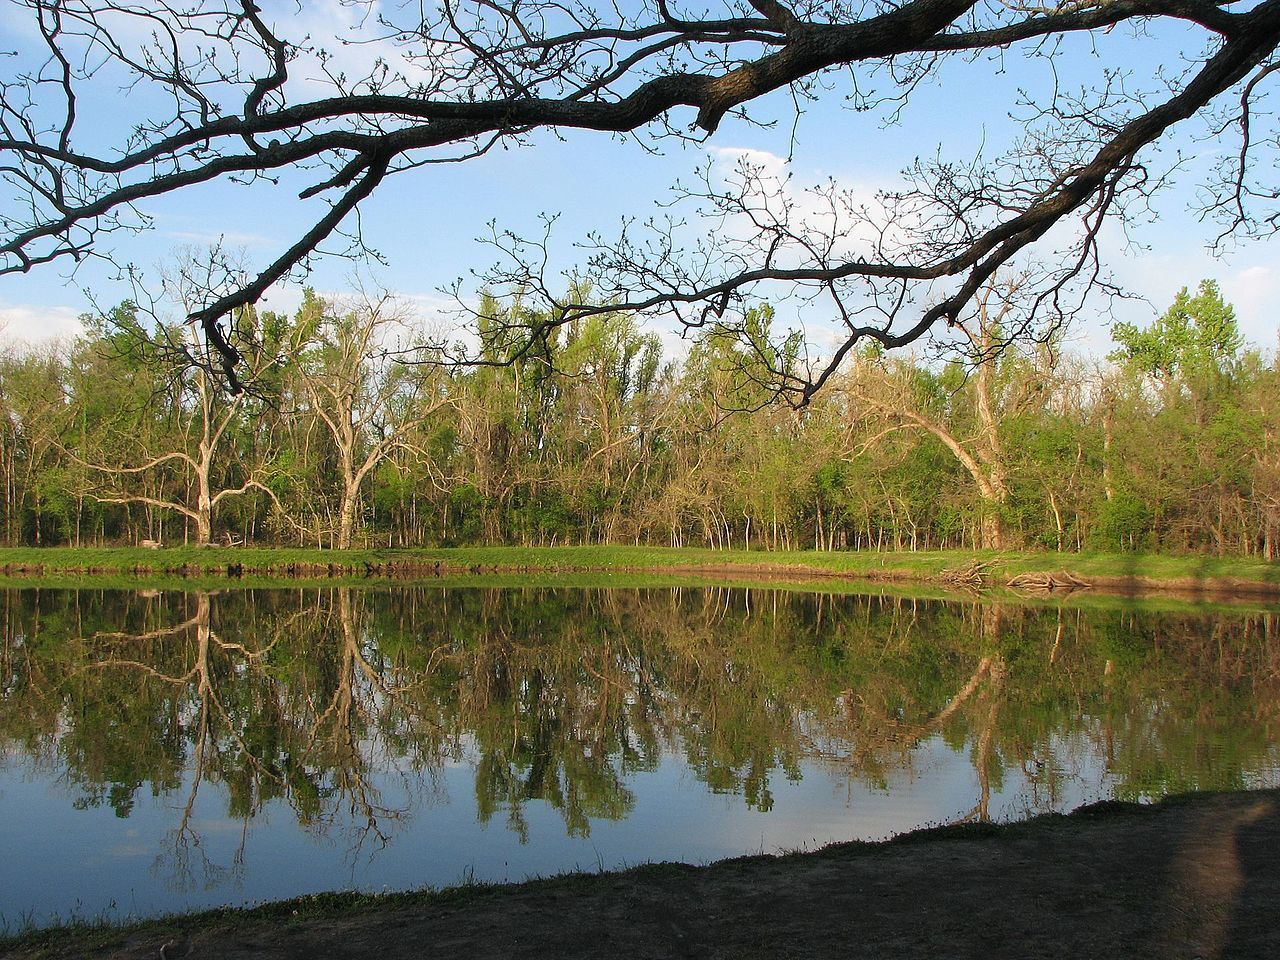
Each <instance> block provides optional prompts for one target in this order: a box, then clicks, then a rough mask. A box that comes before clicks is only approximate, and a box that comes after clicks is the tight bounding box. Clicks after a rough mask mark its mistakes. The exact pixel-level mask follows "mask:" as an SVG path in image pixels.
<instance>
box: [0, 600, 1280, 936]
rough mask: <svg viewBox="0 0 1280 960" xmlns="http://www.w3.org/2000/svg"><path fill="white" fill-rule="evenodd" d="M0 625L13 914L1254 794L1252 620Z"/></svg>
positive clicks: (838, 603)
mask: <svg viewBox="0 0 1280 960" xmlns="http://www.w3.org/2000/svg"><path fill="white" fill-rule="evenodd" d="M0 617H2V620H0V630H2V631H3V636H2V637H0V684H2V687H0V749H2V750H3V753H2V754H0V756H2V757H3V760H2V761H0V851H2V852H3V855H2V856H0V919H2V920H3V922H4V923H5V924H7V925H8V926H10V927H14V926H20V925H24V924H47V923H51V922H55V921H57V920H67V919H69V918H73V917H79V918H90V919H92V918H96V917H102V916H105V917H109V918H113V919H125V918H129V917H135V916H147V915H154V914H157V913H163V912H171V911H185V910H192V909H198V908H204V907H211V906H217V905H222V904H235V905H238V904H245V903H252V902H257V901H261V900H267V899H278V898H283V897H291V896H296V895H299V894H304V893H311V892H318V891H322V890H332V889H350V888H356V889H361V890H371V891H378V890H384V889H389V890H400V889H412V888H418V887H422V886H426V885H436V886H439V885H449V884H456V883H459V882H462V881H466V880H469V879H475V880H486V881H487V880H519V879H523V878H526V877H529V876H532V875H547V874H552V873H557V872H562V871H565V870H572V869H581V870H598V869H609V868H617V867H622V866H626V865H633V864H636V863H641V862H649V861H661V860H682V861H686V862H693V863H701V862H707V861H711V860H715V859H719V858H724V857H732V856H738V855H742V854H750V853H759V852H762V851H763V852H766V853H772V852H777V851H782V850H795V849H811V848H814V847H818V846H821V845H823V844H826V843H830V842H832V841H839V840H850V839H856V838H862V839H872V838H880V837H886V836H890V835H892V834H895V833H899V832H902V831H905V830H910V829H913V828H916V827H920V826H923V825H928V824H938V823H949V822H955V821H961V820H966V819H992V820H1010V819H1018V818H1024V817H1028V816H1032V815H1035V814H1038V813H1044V812H1049V811H1068V810H1070V809H1072V808H1074V807H1076V806H1079V805H1080V804H1083V803H1087V802H1090V801H1094V800H1098V799H1103V798H1112V797H1114V798H1122V799H1137V800H1152V799H1156V798H1159V797H1161V796H1163V795H1165V794H1167V793H1172V792H1183V791H1187V790H1216V789H1241V788H1253V787H1263V786H1277V785H1280V750H1278V749H1277V747H1276V736H1275V734H1276V727H1277V722H1278V721H1280V696H1278V694H1280V614H1278V613H1277V612H1275V611H1274V610H1263V609H1254V610H1230V609H1225V610H1224V609H1214V610H1209V609H1203V608H1197V607H1194V606H1191V605H1188V604H1183V605H1181V606H1176V607H1163V608H1162V607H1160V606H1151V605H1145V604H1144V605H1135V604H1132V603H1125V602H1122V601H1118V600H1115V601H1110V600H1104V599H1100V598H1088V599H1085V600H1080V601H1077V602H1076V603H1075V604H1074V605H1072V606H1059V605H1053V604H1047V603H1039V604H1020V603H1013V602H984V601H981V600H978V599H976V598H975V599H949V600H940V599H913V598H909V597H901V596H894V597H889V596H871V595H860V594H856V593H854V594H839V593H820V592H806V591H802V590H791V589H783V588H727V587H687V586H686V587H670V586H661V587H656V586H655V587H647V588H577V587H567V586H514V587H498V586H485V587H479V586H466V587H446V586H395V587H389V586H383V587H377V588H368V589H365V588H356V587H346V586H333V587H323V588H297V587H291V588H280V589H262V590H249V589H244V590H236V589H227V590H220V591H203V592H202V591H186V592H183V591H158V590H140V591H128V590H103V589H80V590H69V589H38V590H37V589H9V590H4V591H0Z"/></svg>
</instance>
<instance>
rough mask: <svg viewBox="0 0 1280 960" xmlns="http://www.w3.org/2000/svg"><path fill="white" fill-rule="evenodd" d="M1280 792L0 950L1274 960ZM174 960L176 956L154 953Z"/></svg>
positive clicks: (205, 916)
mask: <svg viewBox="0 0 1280 960" xmlns="http://www.w3.org/2000/svg"><path fill="white" fill-rule="evenodd" d="M1277 848H1280V790H1277V789H1268V790H1257V791H1240V792H1232V793H1209V794H1185V795H1182V796H1177V797H1169V798H1166V799H1164V800H1162V801H1161V802H1160V803H1157V804H1152V805H1139V804H1133V803H1122V802H1115V801H1103V802H1101V803H1095V804H1092V805H1089V806H1085V807H1082V808H1080V809H1078V810H1076V811H1074V812H1073V813H1070V814H1067V815H1060V814H1048V815H1042V816H1038V817H1034V818H1032V819H1030V820H1026V821H1022V822H1018V823H1011V824H1005V825H991V824H984V823H969V824H958V825H952V826H945V827H934V828H925V829H922V830H917V831H913V832H910V833H906V834H902V835H900V836H897V837H894V838H892V839H890V840H885V841H879V842H852V843H841V844H833V845H831V846H828V847H824V848H822V849H820V850H816V851H813V852H804V853H784V854H778V855H769V854H764V855H756V856H749V857H741V858H736V859H732V860H724V861H719V862H716V863H712V864H710V865H706V866H689V865H686V864H670V863H665V864H650V865H646V866H640V867H634V868H631V869H629V870H624V871H620V872H602V873H591V874H581V873H578V874H567V875H563V876H558V877H552V878H546V879H534V880H528V881H525V882H523V883H517V884H499V885H486V884H473V885H464V886H460V887H454V888H448V889H444V890H430V891H418V892H413V893H396V894H381V895H369V894H356V893H332V894H321V895H317V896H310V897H301V898H298V899H295V900H288V901H282V902H278V903H271V904H262V905H257V906H252V907H248V908H227V909H221V910H214V911H208V912H204V913H197V914H190V915H185V916H170V917H163V918H159V919H155V920H147V921H142V922H140V923H135V924H130V925H122V926H103V925H98V926H94V925H84V926H80V927H67V928H55V929H51V930H42V931H35V932H30V933H26V934H21V935H18V936H11V937H8V938H6V939H4V940H0V953H3V954H4V955H6V956H11V957H14V958H22V960H36V958H62V957H73V956H85V955H89V954H90V953H92V954H93V955H94V956H99V957H104V958H109V960H133V958H142V957H152V958H154V957H155V956H157V955H162V956H164V955H168V956H174V957H176V956H191V957H194V958H199V957H211V956H218V957H227V958H231V960H238V958H249V957H261V958H264V960H269V958H283V957H295V956H296V957H302V956H320V955H323V956H329V957H344V958H358V957H377V958H379V960H394V958H398V957H410V956H414V957H416V956H419V955H421V952H422V950H423V948H424V945H426V944H431V945H433V947H434V948H435V949H437V950H439V951H441V952H443V954H444V955H457V956H468V957H475V958H478V960H484V958H489V957H493V958H497V957H512V956H514V957H521V956H528V957H536V956H565V957H591V956H600V955H601V953H602V952H607V953H617V954H618V955H623V956H654V957H658V956H715V957H718V956H724V957H730V956H732V957H773V956H783V957H786V956H794V957H816V958H825V957H832V958H835V957H840V958H842V960H844V958H847V957H851V956H853V957H859V956H867V957H870V956H883V957H891V958H897V957H932V956H944V955H947V956H957V957H970V956H972V957H978V956H983V957H994V958H1004V957H1009V958H1012V957H1040V956H1060V955H1061V954H1062V951H1063V950H1067V952H1069V953H1073V954H1075V955H1081V956H1085V955H1088V956H1094V957H1099V958H1112V957H1115V958H1120V957H1146V956H1152V957H1156V956H1159V957H1188V958H1189V957H1196V956H1200V957H1217V956H1231V957H1240V958H1253V957H1258V958H1261V957H1268V956H1275V955H1277V953H1276V951H1277V950H1280V921H1277V920H1276V919H1275V916H1274V912H1273V911H1274V903H1275V898H1276V896H1277V895H1280V862H1277V861H1276V859H1275V857H1274V856H1273V854H1274V851H1275V850H1276V849H1277ZM161 947H166V954H160V953H159V951H160V948H161Z"/></svg>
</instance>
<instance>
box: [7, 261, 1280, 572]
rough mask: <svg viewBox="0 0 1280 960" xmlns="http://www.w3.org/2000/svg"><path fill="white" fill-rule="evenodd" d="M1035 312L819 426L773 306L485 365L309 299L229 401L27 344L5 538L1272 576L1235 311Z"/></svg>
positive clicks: (285, 319) (487, 322)
mask: <svg viewBox="0 0 1280 960" xmlns="http://www.w3.org/2000/svg"><path fill="white" fill-rule="evenodd" d="M1015 287H1016V285H1012V284H1011V285H1006V286H1004V287H1001V286H999V285H994V284H993V285H990V286H989V287H988V288H987V290H986V291H985V292H984V293H983V294H982V295H981V296H980V297H979V300H978V304H977V307H976V310H975V312H974V314H973V315H972V316H971V317H970V318H969V319H968V320H966V321H964V322H957V323H956V324H955V328H956V331H957V342H958V343H959V347H958V348H957V349H955V350H954V351H952V353H951V354H950V355H949V356H948V357H946V358H937V357H932V358H929V357H924V356H921V355H904V354H894V353H886V352H884V351H881V350H878V349H865V350H863V351H861V352H860V353H857V354H856V355H854V356H851V357H849V358H847V359H846V361H845V362H844V363H843V364H842V366H841V367H840V369H839V371H838V374H837V375H836V376H835V377H833V378H831V379H830V381H829V382H828V385H827V387H826V388H825V389H824V390H823V391H821V392H820V393H818V394H817V395H816V396H815V397H814V399H813V401H812V402H811V403H809V404H807V405H806V406H804V407H803V408H802V409H798V410H797V409H794V408H793V407H790V406H787V405H785V404H781V403H775V402H771V401H772V400H773V399H774V395H775V392H776V388H775V386H774V385H775V384H777V383H778V382H779V379H780V377H781V378H782V379H784V380H785V378H786V376H787V375H788V372H789V371H794V370H797V369H799V365H800V363H801V361H800V359H799V357H798V353H799V348H798V346H797V347H796V348H795V349H792V348H791V347H790V345H789V344H790V341H788V340H787V339H786V338H785V337H784V338H781V339H780V338H778V337H777V336H775V335H774V333H775V331H774V330H773V325H774V323H775V319H774V313H773V311H772V310H771V309H770V307H768V306H767V305H764V306H760V307H757V308H755V309H753V310H750V311H748V312H747V313H746V315H745V318H744V319H743V321H742V323H741V325H740V326H741V328H740V329H737V328H736V329H734V330H732V331H727V330H722V329H720V328H718V327H716V326H715V325H713V324H712V325H708V326H707V327H706V328H705V329H703V330H702V331H701V332H700V334H699V336H698V337H697V338H696V339H695V340H693V341H692V342H691V344H690V345H689V347H688V349H687V351H685V353H684V355H683V356H681V357H678V358H677V357H672V356H670V355H668V353H667V352H666V351H664V347H663V344H662V341H661V340H660V338H659V337H658V336H657V335H656V334H654V333H652V332H645V331H644V330H642V329H641V328H640V326H639V325H638V322H637V320H636V318H635V317H634V316H633V315H632V314H629V313H622V312H616V313H615V312H607V311H605V312H600V313H596V314H592V315H590V316H583V317H580V318H577V319H574V320H571V321H568V322H563V323H554V324H540V323H539V322H538V317H536V316H529V315H522V312H523V314H529V313H530V312H531V311H530V309H529V308H526V307H524V306H522V305H521V304H520V303H519V302H518V301H517V302H515V303H513V304H512V303H508V304H505V305H504V304H499V303H498V302H497V301H496V300H493V299H491V298H485V299H484V300H483V301H482V302H481V304H480V305H479V310H478V315H479V317H480V318H481V320H480V324H479V348H478V354H477V356H478V358H479V360H480V362H479V363H472V364H469V365H467V366H465V367H463V366H455V365H451V364H450V363H448V362H447V351H445V350H444V349H443V348H442V347H441V346H440V345H438V344H435V345H433V344H432V343H430V342H428V340H427V339H426V338H425V337H424V336H423V335H422V334H421V332H420V331H418V330H417V329H416V328H415V327H414V326H413V325H412V324H411V323H410V322H409V320H410V317H409V315H408V314H407V313H406V311H405V310H404V309H403V308H401V307H399V306H397V304H396V303H395V302H394V301H393V300H392V299H391V298H388V297H383V298H365V299H360V300H352V301H350V302H346V303H339V302H335V301H329V300H326V299H324V298H322V297H320V296H317V295H316V294H315V293H314V292H312V291H307V293H306V294H305V296H304V298H303V301H302V304H301V306H300V307H299V309H298V310H297V311H296V312H295V313H294V314H293V315H292V316H288V315H284V314H279V313H273V312H269V311H261V312H259V311H256V310H253V309H251V308H245V309H244V310H242V311H241V312H240V314H239V315H238V316H237V322H236V328H237V330H238V336H239V337H240V340H239V341H238V342H237V349H238V350H239V353H240V357H241V360H240V362H241V367H240V371H241V372H240V376H241V379H242V381H243V382H244V384H245V385H246V389H245V390H244V391H243V392H241V393H238V394H231V393H229V392H227V391H226V390H225V389H224V384H223V383H222V381H221V380H220V379H219V378H218V375H217V363H216V360H217V358H216V355H215V354H212V353H210V352H209V349H208V347H207V345H205V343H204V341H203V340H202V338H201V337H200V336H199V335H198V331H196V330H194V329H193V328H192V327H191V326H190V325H188V324H184V323H181V322H179V323H173V324H168V323H164V322H160V321H155V320H153V319H152V318H151V317H149V315H148V311H147V310H145V309H143V308H140V307H139V306H138V305H137V304H135V303H133V302H124V303H121V304H120V305H118V306H116V307H115V308H114V309H112V310H110V311H106V313H105V315H104V316H101V317H98V318H96V319H95V318H93V317H85V318H84V320H85V325H86V333H85V335H84V336H82V337H80V338H78V339H77V340H76V341H75V342H74V343H70V344H45V345H39V346H23V345H16V344H10V345H8V346H6V347H5V348H4V349H3V350H2V351H0V412H2V414H3V415H2V417H0V475H2V476H3V487H4V493H3V496H4V515H3V521H2V523H3V525H2V527H0V536H2V537H3V538H4V542H5V543H8V544H11V545H19V544H32V545H54V544H65V545H90V544H94V545H100V544H120V543H142V542H146V541H152V542H158V543H164V544H175V543H210V542H218V543H244V544H261V545H266V544H277V545H295V546H311V547H316V546H320V547H328V546H333V547H347V546H353V545H383V546H391V547H414V546H428V545H464V544H480V543H489V544H504V543H505V544H523V545H557V544H581V543H593V544H595V543H600V544H631V543H640V544H653V545H671V546H711V547H718V548H746V549H753V550H755V549H801V548H817V549H823V550H836V549H864V550H866V549H871V550H934V549H943V548H974V547H988V548H1013V547H1032V548H1047V549H1052V550H1091V549H1098V550H1161V551H1171V552H1186V551H1201V552H1210V553H1216V554H1219V555H1248V556H1260V557H1264V558H1267V559H1274V558H1275V557H1276V555H1277V551H1278V550H1280V360H1278V359H1277V357H1276V355H1275V354H1273V353H1266V352H1263V351H1262V350H1260V349H1258V348H1256V347H1255V346H1252V345H1249V344H1247V343H1246V342H1245V341H1244V339H1243V337H1242V336H1241V334H1240V332H1239V329H1238V326H1237V323H1236V320H1235V316H1234V312H1233V310H1232V308H1231V307H1230V305H1228V304H1227V303H1226V302H1225V301H1224V299H1223V297H1222V295H1221V292H1220V291H1219V289H1218V288H1217V286H1216V285H1215V284H1214V283H1212V282H1209V281H1205V282H1202V283H1201V284H1200V285H1199V287H1198V288H1197V289H1196V290H1195V291H1190V290H1185V289H1184V290H1183V291H1181V292H1180V293H1179V294H1178V295H1177V297H1176V298H1175V300H1174V302H1173V304H1172V305H1171V306H1170V307H1169V309H1168V310H1167V311H1166V312H1165V313H1164V314H1163V315H1162V316H1161V317H1160V318H1159V319H1158V320H1156V321H1155V322H1154V323H1152V324H1151V325H1150V326H1148V327H1146V328H1139V327H1136V326H1132V325H1128V324H1117V325H1116V327H1115V328H1114V330H1113V337H1114V341H1115V349H1114V351H1113V352H1112V353H1111V354H1110V355H1109V356H1108V357H1107V358H1105V359H1103V358H1096V357H1095V358H1090V357H1086V356H1079V355H1075V354H1072V353H1071V352H1070V351H1069V350H1067V349H1065V348H1064V346H1063V344H1062V342H1061V336H1060V335H1058V334H1052V333H1047V334H1042V335H1039V336H1019V335H1018V334H1019V333H1020V332H1024V331H1021V330H1020V321H1019V313H1018V310H1017V301H1016V296H1015V294H1016V289H1015ZM743 329H745V330H746V331H747V333H748V336H747V337H746V338H744V337H743V336H742V335H741V333H742V330H743ZM529 331H533V335H532V336H530V335H529ZM779 342H780V343H781V345H780V346H778V345H777V344H779Z"/></svg>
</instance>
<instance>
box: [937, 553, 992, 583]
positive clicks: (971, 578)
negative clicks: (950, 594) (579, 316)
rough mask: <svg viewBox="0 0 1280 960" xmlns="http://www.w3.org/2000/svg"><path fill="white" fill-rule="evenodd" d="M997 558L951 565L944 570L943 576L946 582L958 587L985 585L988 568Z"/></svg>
mask: <svg viewBox="0 0 1280 960" xmlns="http://www.w3.org/2000/svg"><path fill="white" fill-rule="evenodd" d="M996 562H997V560H995V559H992V560H974V561H973V562H972V563H970V564H968V565H967V566H963V567H949V568H948V569H946V570H943V571H942V573H941V577H942V579H943V581H944V582H946V583H949V584H951V585H952V586H956V587H970V588H974V589H976V588H978V587H982V586H985V585H986V583H987V569H988V568H989V567H990V566H991V565H992V564H994V563H996Z"/></svg>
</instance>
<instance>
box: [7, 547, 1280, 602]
mask: <svg viewBox="0 0 1280 960" xmlns="http://www.w3.org/2000/svg"><path fill="white" fill-rule="evenodd" d="M977 561H984V562H987V563H989V564H990V566H989V567H988V568H987V573H988V576H989V580H990V582H991V583H992V584H993V585H999V584H1002V583H1004V582H1005V581H1006V580H1007V579H1008V578H1009V577H1012V576H1014V575H1016V574H1019V573H1027V572H1036V571H1060V570H1066V571H1069V572H1071V573H1073V574H1075V575H1076V576H1078V577H1080V578H1082V579H1084V580H1090V581H1094V580H1104V581H1120V580H1129V581H1131V582H1134V583H1136V584H1139V585H1146V586H1160V585H1164V586H1177V587H1181V588H1183V589H1194V588H1195V587H1197V586H1199V587H1203V588H1205V589H1210V590H1212V589H1223V588H1230V587H1235V588H1237V589H1238V588H1239V587H1240V586H1241V585H1243V586H1244V587H1245V588H1246V589H1250V588H1252V589H1255V590H1257V591H1259V592H1262V593H1276V592H1280V563H1275V562H1272V563H1268V562H1265V561H1260V560H1250V559H1239V558H1217V557H1202V556H1164V555H1151V554H1059V553H1049V552H1027V551H1001V552H995V551H930V552H920V553H871V552H848V551H841V552H818V551H810V550H805V551H779V552H765V551H756V550H753V551H746V550H709V549H702V548H677V549H672V548H663V547H629V546H582V547H459V548H448V549H446V548H437V549H419V550H389V549H360V550H317V549H298V548H272V547H235V548H226V547H218V548H199V547H165V548H161V549H158V550H149V549H143V548H138V547H78V548H77V547H44V548H41V547H8V548H0V576H3V578H5V579H7V580H9V581H10V582H13V581H28V580H30V579H32V578H40V579H41V581H42V582H47V581H49V580H51V579H55V578H58V577H60V576H65V575H76V576H77V577H83V576H84V575H95V576H97V575H107V576H111V577H125V578H129V579H130V582H132V579H133V578H147V579H148V581H150V580H151V579H153V578H155V577H168V578H175V577H176V578H180V579H182V580H184V581H186V582H189V581H190V579H191V578H202V577H212V578H215V579H218V580H219V581H222V580H224V579H225V578H226V577H227V576H228V575H232V576H238V577H241V578H243V582H244V585H246V586H249V585H256V584H259V583H261V582H263V581H270V580H274V579H281V578H288V579H290V580H297V579H304V580H322V581H326V582H331V581H332V579H333V578H351V577H354V578H361V579H362V578H365V577H367V576H370V575H373V576H378V575H383V574H386V573H388V572H389V571H390V569H391V568H394V572H395V573H396V575H397V576H398V577H407V578H410V579H412V578H415V577H431V578H435V577H438V576H448V575H458V574H468V575H474V574H495V573H506V574H581V573H599V574H623V573H629V574H636V573H650V574H667V575H682V576H687V575H694V574H700V575H703V576H707V577H711V578H713V579H714V580H715V581H717V582H724V581H725V580H728V579H731V578H746V579H756V578H760V577H770V578H775V577H783V578H786V579H791V580H795V579H804V580H815V579H822V578H829V577H839V578H856V579H871V580H881V581H883V580H891V581H893V580H901V581H913V582H939V581H940V580H941V577H942V574H943V572H944V571H946V570H948V569H953V568H963V567H966V566H968V565H969V564H972V563H974V562H977ZM1101 585H1103V586H1108V585H1109V586H1113V587H1114V586H1122V585H1123V584H1119V583H1110V584H1101Z"/></svg>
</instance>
